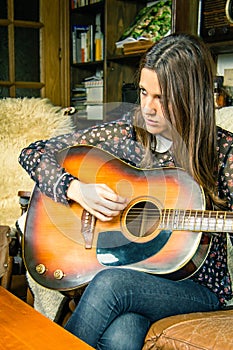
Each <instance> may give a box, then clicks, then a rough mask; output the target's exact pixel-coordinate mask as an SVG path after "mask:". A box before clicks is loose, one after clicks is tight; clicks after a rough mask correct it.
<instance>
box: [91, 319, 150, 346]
mask: <svg viewBox="0 0 233 350" xmlns="http://www.w3.org/2000/svg"><path fill="white" fill-rule="evenodd" d="M149 327H150V321H149V320H148V319H147V318H146V317H144V316H142V315H139V314H137V313H125V314H122V315H120V316H119V317H117V318H116V319H115V320H114V321H113V322H112V323H111V324H110V325H109V327H108V328H107V329H106V330H105V332H104V334H103V335H102V337H101V339H100V341H99V343H98V346H97V349H99V350H100V349H101V350H109V349H111V350H122V349H124V350H141V349H142V346H143V343H144V338H145V336H146V333H147V331H148V329H149Z"/></svg>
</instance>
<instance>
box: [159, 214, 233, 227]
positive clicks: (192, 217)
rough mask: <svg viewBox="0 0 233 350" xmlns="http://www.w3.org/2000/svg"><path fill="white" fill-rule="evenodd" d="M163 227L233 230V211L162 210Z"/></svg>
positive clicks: (161, 225)
mask: <svg viewBox="0 0 233 350" xmlns="http://www.w3.org/2000/svg"><path fill="white" fill-rule="evenodd" d="M160 228H162V229H165V228H166V229H170V230H178V231H185V230H188V231H207V232H233V213H232V212H225V211H209V210H193V209H192V210H183V209H164V210H162V221H161V224H160Z"/></svg>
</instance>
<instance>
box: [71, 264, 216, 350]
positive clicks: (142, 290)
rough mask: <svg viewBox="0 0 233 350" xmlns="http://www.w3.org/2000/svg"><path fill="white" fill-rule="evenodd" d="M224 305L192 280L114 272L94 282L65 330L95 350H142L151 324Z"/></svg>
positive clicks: (97, 276) (86, 291)
mask: <svg viewBox="0 0 233 350" xmlns="http://www.w3.org/2000/svg"><path fill="white" fill-rule="evenodd" d="M219 307H220V306H219V302H218V298H217V297H216V295H215V294H214V293H212V292H211V291H210V290H209V289H208V288H206V287H204V286H200V285H199V284H197V283H195V282H193V281H192V280H189V279H187V280H183V281H171V280H168V279H165V278H162V277H158V276H156V275H150V274H147V273H144V272H138V271H134V270H130V269H122V268H119V269H112V268H111V269H107V270H103V271H101V272H99V273H98V274H97V275H96V276H95V278H94V279H93V280H92V281H91V282H90V283H89V285H88V287H87V288H86V290H85V292H84V293H83V295H82V297H81V300H80V302H79V304H78V306H77V308H76V309H75V311H74V313H73V314H72V316H71V318H70V319H69V320H68V322H67V324H66V326H65V328H66V329H67V330H68V331H70V332H71V333H73V334H75V335H76V336H77V337H79V338H81V339H82V340H84V341H85V342H86V343H88V344H89V345H91V346H92V347H94V348H95V349H101V350H140V349H141V348H142V346H143V342H144V338H145V335H146V333H147V331H148V329H149V327H150V325H151V323H152V322H154V321H156V320H159V319H161V318H164V317H167V316H171V315H177V314H183V313H189V312H197V311H210V310H217V309H219Z"/></svg>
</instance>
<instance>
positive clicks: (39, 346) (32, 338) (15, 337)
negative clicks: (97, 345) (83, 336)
mask: <svg viewBox="0 0 233 350" xmlns="http://www.w3.org/2000/svg"><path fill="white" fill-rule="evenodd" d="M0 349H1V350H8V349H11V350H29V349H30V350H59V349H64V350H73V349H75V350H91V349H93V348H92V347H91V346H89V345H87V344H86V343H84V342H83V341H82V340H80V339H79V338H77V337H75V336H74V335H73V334H71V333H69V332H68V331H66V330H65V329H64V328H62V327H61V326H59V325H57V324H56V323H54V322H52V321H51V320H49V319H48V318H47V317H45V316H43V315H42V314H40V313H39V312H38V311H36V310H34V309H33V308H32V307H31V306H29V305H28V304H27V303H25V302H24V301H22V300H21V299H19V298H17V297H16V296H15V295H13V294H12V293H10V292H9V291H7V290H6V289H4V288H3V287H0Z"/></svg>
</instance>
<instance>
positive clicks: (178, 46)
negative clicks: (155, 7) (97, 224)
mask: <svg viewBox="0 0 233 350" xmlns="http://www.w3.org/2000/svg"><path fill="white" fill-rule="evenodd" d="M139 90H140V108H139V109H137V110H135V111H134V112H131V113H128V114H127V115H125V116H123V117H122V118H121V119H120V120H117V121H114V122H109V123H106V124H103V125H100V126H95V127H92V128H89V129H86V130H84V131H80V132H76V133H73V134H70V135H63V136H59V137H56V138H53V139H51V140H47V141H38V142H35V143H33V144H31V145H30V146H29V147H28V148H26V149H24V150H22V153H21V155H20V163H21V165H22V166H23V167H24V168H25V169H26V171H27V172H28V173H29V174H30V176H31V177H32V178H33V179H34V181H35V182H36V183H37V185H38V186H39V188H40V189H41V191H42V192H43V193H45V194H46V195H48V196H50V197H52V198H53V199H54V200H56V201H59V202H62V203H67V201H69V200H73V201H76V202H78V203H79V204H80V205H81V206H82V207H83V208H85V209H86V210H87V211H88V212H90V213H91V214H93V215H94V216H95V217H96V218H97V219H99V220H102V221H104V222H108V221H111V220H112V218H114V217H115V216H117V215H119V213H120V212H121V211H122V210H123V209H124V208H125V207H126V206H127V201H128V199H127V198H124V197H122V196H120V195H118V194H117V193H115V192H114V191H113V190H112V189H110V188H109V187H108V186H107V185H105V184H104V183H103V184H95V183H91V184H87V183H81V182H80V181H79V180H78V179H76V178H75V177H74V176H73V175H72V174H69V173H67V172H66V170H65V169H63V168H61V166H60V165H59V164H58V163H57V161H56V157H55V155H56V153H57V152H59V151H60V150H62V149H64V148H65V147H67V146H71V145H76V144H89V145H94V146H98V147H99V148H102V149H104V150H107V151H108V152H110V153H112V154H113V155H115V156H117V157H118V158H121V159H124V161H127V162H129V163H130V164H133V165H134V166H136V167H139V168H156V167H157V168H158V167H169V166H173V167H174V166H176V167H181V168H184V169H185V170H186V172H188V173H189V174H190V175H191V176H192V177H193V178H194V179H195V180H196V181H197V182H198V183H199V184H200V185H201V186H202V187H203V189H204V193H205V197H206V203H207V207H208V208H210V209H214V210H217V209H218V208H221V210H226V211H227V210H228V211H229V210H232V208H233V198H232V197H233V180H232V177H233V173H232V169H233V152H232V145H233V135H232V134H231V133H230V132H228V131H225V130H223V129H221V128H219V127H216V125H215V110H214V101H213V70H212V61H211V56H210V54H209V52H208V50H207V48H206V47H205V45H204V44H203V43H202V41H201V40H200V39H199V38H196V37H194V36H191V35H186V34H172V35H170V36H167V37H165V38H163V39H162V40H161V41H160V42H159V43H156V44H155V45H154V46H153V47H152V48H151V49H149V51H148V52H147V53H146V55H145V57H144V58H143V59H142V61H141V65H140V70H139ZM231 298H232V289H231V281H230V276H229V271H228V267H227V251H226V233H218V234H214V235H213V238H212V243H211V247H210V250H209V253H208V255H207V257H206V259H205V261H204V263H203V264H202V266H201V267H200V268H199V269H198V271H196V272H195V274H194V275H192V276H191V277H189V278H187V279H184V280H180V281H172V280H169V279H166V278H163V277H162V276H158V275H153V274H148V273H145V272H139V271H135V270H132V269H128V268H117V269H115V268H109V269H106V270H103V271H101V272H99V273H98V274H97V275H96V276H95V277H94V279H93V280H92V281H91V282H90V283H89V285H88V287H87V288H86V290H85V292H84V294H83V295H82V297H81V300H80V302H79V303H78V306H77V308H76V310H75V311H74V313H73V314H72V316H71V318H70V319H69V321H68V323H67V324H66V329H67V330H69V331H70V332H72V333H73V334H75V335H77V336H78V337H79V338H81V339H83V340H84V341H85V342H87V343H88V344H90V345H92V346H93V347H94V348H96V349H106V350H113V349H114V350H137V349H141V348H142V346H143V341H144V337H145V335H146V332H147V330H148V328H149V326H150V324H151V323H152V322H154V321H156V320H158V319H161V318H163V317H166V316H170V315H176V314H182V313H189V312H197V311H210V310H217V309H220V308H221V307H223V306H224V305H225V302H226V300H229V299H231Z"/></svg>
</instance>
